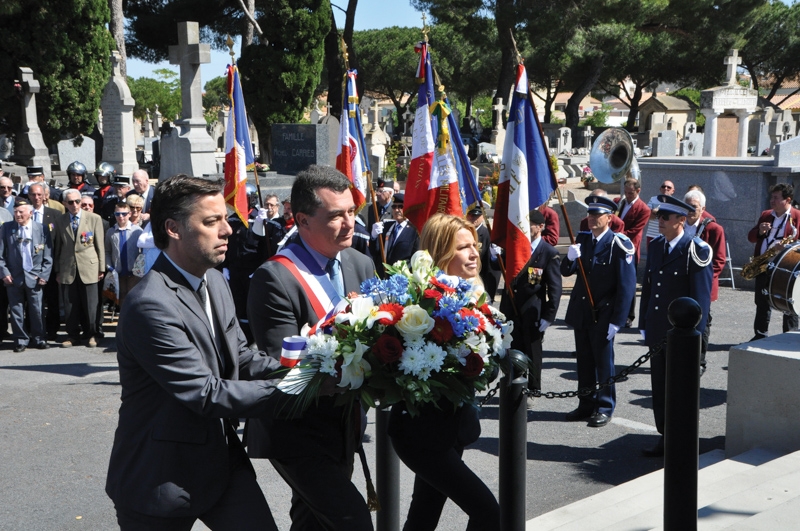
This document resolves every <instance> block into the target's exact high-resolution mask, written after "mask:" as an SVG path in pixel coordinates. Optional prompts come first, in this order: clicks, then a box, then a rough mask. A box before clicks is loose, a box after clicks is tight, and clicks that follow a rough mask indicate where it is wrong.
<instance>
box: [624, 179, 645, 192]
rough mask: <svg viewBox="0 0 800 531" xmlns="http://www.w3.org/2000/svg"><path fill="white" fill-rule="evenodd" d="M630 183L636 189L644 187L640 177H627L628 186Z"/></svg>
mask: <svg viewBox="0 0 800 531" xmlns="http://www.w3.org/2000/svg"><path fill="white" fill-rule="evenodd" d="M629 184H631V185H633V189H634V190H641V189H642V183H640V182H639V180H638V179H634V178H632V177H629V178H627V179H625V185H626V186H627V185H629Z"/></svg>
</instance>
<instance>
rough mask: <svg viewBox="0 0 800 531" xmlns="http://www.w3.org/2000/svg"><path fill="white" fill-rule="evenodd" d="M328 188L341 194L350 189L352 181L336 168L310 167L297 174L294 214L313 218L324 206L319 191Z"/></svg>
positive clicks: (293, 198) (294, 186)
mask: <svg viewBox="0 0 800 531" xmlns="http://www.w3.org/2000/svg"><path fill="white" fill-rule="evenodd" d="M320 188H327V189H328V190H333V191H334V192H337V193H341V192H344V191H345V190H347V189H349V188H350V180H349V179H348V178H347V177H346V176H345V175H344V174H343V173H342V172H340V171H339V170H337V169H336V168H332V167H330V166H317V165H316V164H314V165H311V166H309V167H308V169H307V170H305V171H301V172H300V173H298V174H297V178H296V179H295V180H294V184H293V185H292V212H293V213H294V215H295V216H297V214H298V213H300V212H302V213H303V214H307V215H309V216H313V215H314V213H315V212H316V211H317V209H318V208H319V207H320V206H322V201H321V200H320V198H319V196H318V195H317V190H319V189H320Z"/></svg>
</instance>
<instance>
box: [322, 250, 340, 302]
mask: <svg viewBox="0 0 800 531" xmlns="http://www.w3.org/2000/svg"><path fill="white" fill-rule="evenodd" d="M325 272H326V273H327V274H328V277H330V279H331V283H332V284H333V287H334V288H336V293H337V294H338V295H339V296H340V297H344V284H343V283H342V273H341V269H340V267H339V260H337V259H336V258H331V259H330V260H328V264H327V265H326V266H325Z"/></svg>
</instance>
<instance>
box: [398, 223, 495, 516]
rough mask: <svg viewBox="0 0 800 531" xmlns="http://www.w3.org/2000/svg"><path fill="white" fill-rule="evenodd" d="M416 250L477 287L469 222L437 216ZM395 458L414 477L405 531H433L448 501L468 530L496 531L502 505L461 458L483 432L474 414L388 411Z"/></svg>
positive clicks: (442, 406)
mask: <svg viewBox="0 0 800 531" xmlns="http://www.w3.org/2000/svg"><path fill="white" fill-rule="evenodd" d="M420 249H423V250H427V251H428V252H429V253H430V255H431V258H433V262H434V263H435V264H436V265H437V266H438V267H439V268H440V269H441V270H442V271H444V272H446V273H447V274H448V275H454V276H459V277H461V278H464V279H467V280H470V281H472V282H478V283H480V282H481V280H480V277H479V276H478V274H479V273H480V269H481V263H480V256H479V252H478V234H477V232H476V231H475V227H474V226H473V225H472V223H470V222H469V221H467V220H465V219H462V218H458V217H456V216H451V215H446V214H436V215H434V216H432V217H431V218H430V219H429V220H428V222H427V223H426V224H425V226H424V227H423V229H422V235H421V241H420ZM388 433H389V436H390V437H391V438H392V444H393V446H394V448H395V451H396V452H397V455H398V456H399V457H400V459H401V460H402V461H403V463H405V465H406V466H407V467H408V468H410V469H411V470H412V471H413V472H414V473H415V474H416V477H415V478H414V493H413V495H412V499H411V506H410V507H409V509H408V516H407V518H406V523H405V526H404V527H403V529H404V530H405V531H425V530H430V531H433V530H434V529H436V526H437V525H438V523H439V517H440V516H441V513H442V507H444V504H445V502H446V501H447V499H448V498H450V499H451V500H453V502H454V503H455V504H456V505H458V506H459V507H460V508H461V509H462V510H463V511H464V512H465V513H467V515H468V516H469V524H468V525H467V529H468V530H470V531H478V530H486V531H495V530H496V529H498V528H499V525H500V507H499V505H498V504H497V500H496V499H495V497H494V494H492V491H491V490H489V488H488V487H487V486H486V485H485V484H484V483H483V481H481V479H480V478H479V477H478V476H477V475H475V473H474V472H473V471H472V470H470V468H469V467H468V466H467V465H466V464H465V463H464V461H463V460H462V459H461V455H462V453H463V452H464V447H465V446H467V445H468V444H471V443H473V442H475V441H476V440H478V437H479V436H480V433H481V426H480V419H479V418H478V410H477V409H476V408H475V407H474V406H472V405H471V404H466V405H462V406H459V407H458V408H456V409H455V410H454V409H453V404H451V403H450V402H448V401H446V400H442V401H441V403H439V404H438V407H436V406H435V405H432V404H431V405H428V406H424V407H422V408H421V409H420V413H419V415H418V416H416V417H411V415H409V414H408V412H407V411H406V408H405V406H404V405H403V404H402V403H401V404H397V405H395V406H394V407H393V408H392V412H391V417H390V420H389V428H388Z"/></svg>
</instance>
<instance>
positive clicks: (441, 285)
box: [431, 277, 456, 293]
mask: <svg viewBox="0 0 800 531" xmlns="http://www.w3.org/2000/svg"><path fill="white" fill-rule="evenodd" d="M431 284H433V285H434V286H436V287H437V288H439V289H440V290H442V291H443V292H445V293H454V292H455V291H456V289H455V288H451V287H450V286H448V285H447V284H444V283H442V282H439V281H438V280H437V279H436V277H431Z"/></svg>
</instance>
